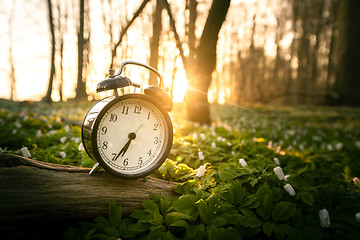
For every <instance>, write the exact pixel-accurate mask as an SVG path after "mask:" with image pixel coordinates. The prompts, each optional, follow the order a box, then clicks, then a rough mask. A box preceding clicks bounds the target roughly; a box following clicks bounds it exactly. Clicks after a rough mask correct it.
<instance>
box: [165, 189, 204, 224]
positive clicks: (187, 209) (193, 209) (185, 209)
mask: <svg viewBox="0 0 360 240" xmlns="http://www.w3.org/2000/svg"><path fill="white" fill-rule="evenodd" d="M195 202H196V197H195V195H193V194H190V195H183V196H181V197H180V198H179V199H178V200H176V201H174V202H173V204H172V206H171V207H170V209H169V210H175V211H177V212H180V213H184V214H186V215H189V216H191V217H192V218H193V219H196V218H197V217H198V207H197V206H196V205H195Z"/></svg>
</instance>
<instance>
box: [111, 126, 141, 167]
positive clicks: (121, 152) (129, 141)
mask: <svg viewBox="0 0 360 240" xmlns="http://www.w3.org/2000/svg"><path fill="white" fill-rule="evenodd" d="M128 137H129V140H128V141H127V142H126V143H125V145H124V147H123V148H122V149H121V150H120V152H119V153H118V155H116V157H115V159H114V161H115V160H116V159H118V157H119V156H120V155H121V156H122V157H123V156H124V154H125V153H126V151H127V150H128V149H129V146H130V143H131V141H132V140H134V139H135V138H136V134H135V133H133V132H132V133H129V136H128Z"/></svg>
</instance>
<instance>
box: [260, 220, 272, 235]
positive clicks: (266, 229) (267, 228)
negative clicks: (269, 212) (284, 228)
mask: <svg viewBox="0 0 360 240" xmlns="http://www.w3.org/2000/svg"><path fill="white" fill-rule="evenodd" d="M274 227H275V224H273V223H270V222H264V224H263V226H262V229H263V231H264V233H265V234H266V236H268V237H270V236H271V233H272V232H273V231H274Z"/></svg>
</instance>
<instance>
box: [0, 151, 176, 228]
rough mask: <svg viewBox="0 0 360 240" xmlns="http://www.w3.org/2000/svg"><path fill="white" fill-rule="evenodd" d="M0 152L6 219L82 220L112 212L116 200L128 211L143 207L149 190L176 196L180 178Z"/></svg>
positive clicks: (0, 199) (0, 214) (0, 203)
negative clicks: (117, 173)
mask: <svg viewBox="0 0 360 240" xmlns="http://www.w3.org/2000/svg"><path fill="white" fill-rule="evenodd" d="M89 171H90V169H88V168H81V167H74V166H65V165H58V164H52V163H45V162H41V161H37V160H32V159H28V158H25V157H21V156H17V155H8V154H0V225H4V224H5V225H9V224H13V225H14V224H15V225H21V224H24V223H31V222H47V221H53V222H76V221H79V220H90V219H93V218H94V217H97V216H107V214H108V203H109V201H110V200H116V202H117V204H121V206H122V209H123V214H124V215H128V214H129V213H131V212H132V211H134V210H135V209H138V208H141V203H142V200H143V199H149V193H155V194H160V195H165V196H167V197H172V196H175V193H174V192H173V186H174V185H175V183H173V182H168V181H163V180H160V179H156V178H151V177H147V178H146V179H145V180H144V179H138V180H126V179H120V178H117V177H114V176H112V175H109V174H108V173H107V172H105V171H103V170H100V171H98V172H96V173H95V174H94V175H91V176H90V175H89Z"/></svg>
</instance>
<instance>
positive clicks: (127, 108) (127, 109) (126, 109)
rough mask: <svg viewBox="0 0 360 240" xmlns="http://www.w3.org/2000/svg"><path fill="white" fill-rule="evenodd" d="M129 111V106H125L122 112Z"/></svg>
mask: <svg viewBox="0 0 360 240" xmlns="http://www.w3.org/2000/svg"><path fill="white" fill-rule="evenodd" d="M128 112H129V107H127V106H123V110H122V112H121V113H122V114H126V115H127V114H128Z"/></svg>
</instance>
